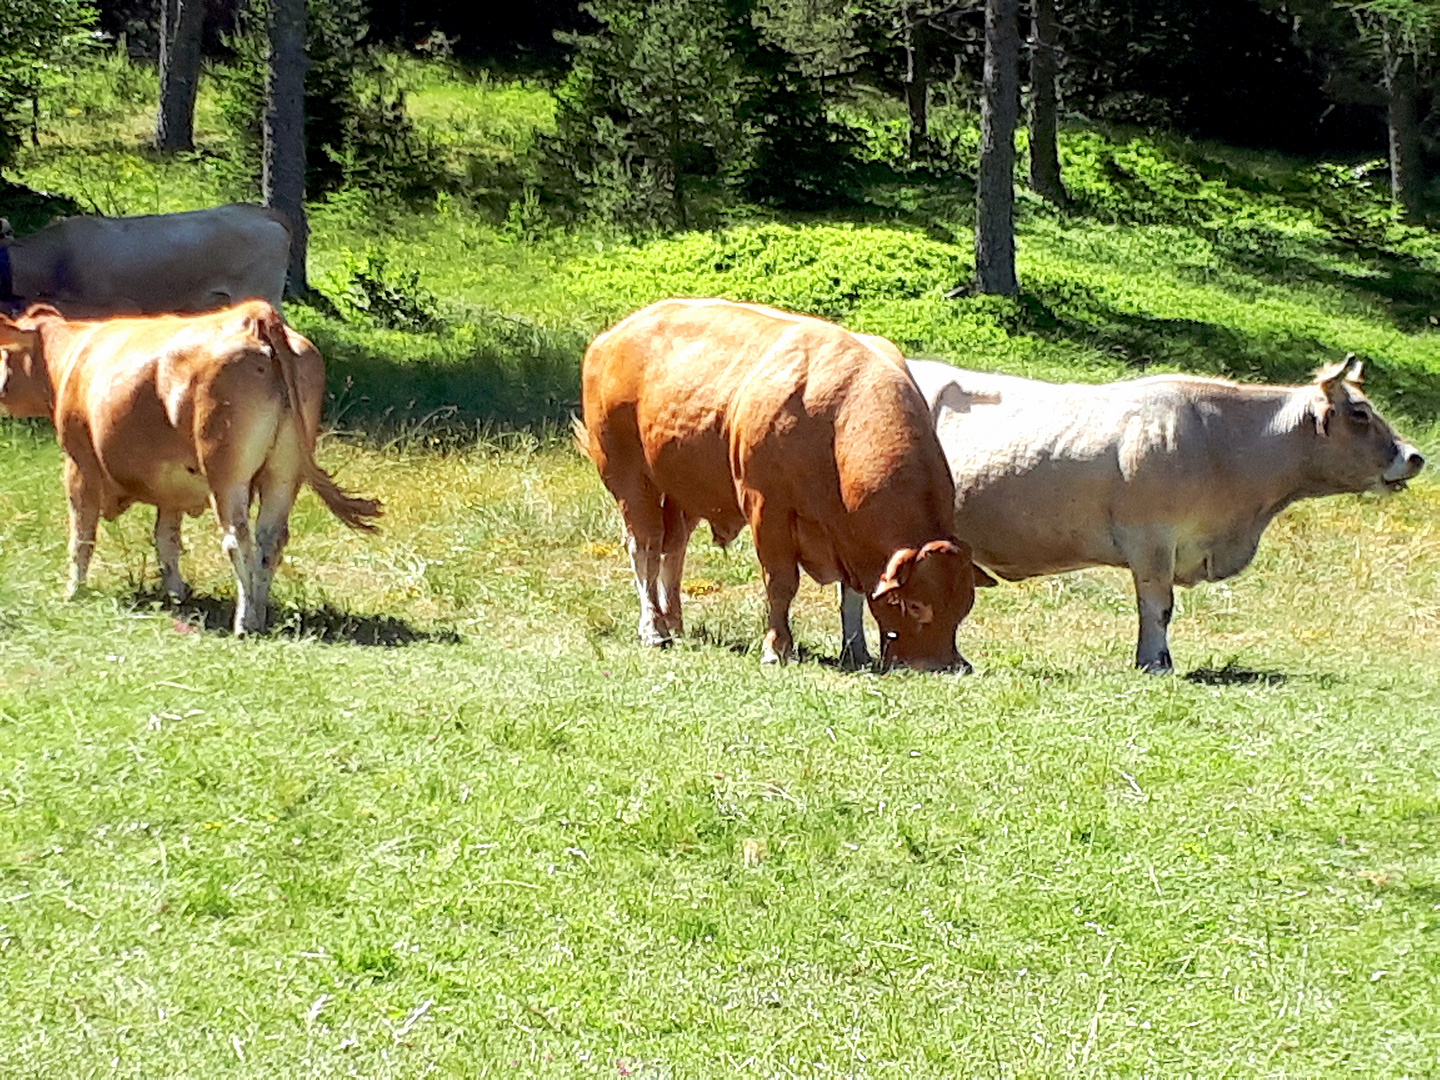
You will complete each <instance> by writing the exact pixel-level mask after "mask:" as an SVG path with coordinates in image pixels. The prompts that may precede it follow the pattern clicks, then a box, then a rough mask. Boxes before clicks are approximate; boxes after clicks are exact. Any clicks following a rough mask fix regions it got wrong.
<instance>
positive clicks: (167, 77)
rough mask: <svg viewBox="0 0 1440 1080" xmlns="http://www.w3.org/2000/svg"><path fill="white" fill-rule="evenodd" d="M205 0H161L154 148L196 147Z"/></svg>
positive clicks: (163, 151) (188, 148)
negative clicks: (196, 109) (196, 116)
mask: <svg viewBox="0 0 1440 1080" xmlns="http://www.w3.org/2000/svg"><path fill="white" fill-rule="evenodd" d="M204 25H205V3H204V0H161V5H160V108H159V109H158V110H157V113H156V117H155V149H156V150H159V151H160V152H161V153H173V152H174V151H176V150H193V149H195V93H196V91H197V90H198V89H199V86H200V31H201V30H202V29H203V28H204Z"/></svg>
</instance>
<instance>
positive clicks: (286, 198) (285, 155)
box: [261, 0, 310, 298]
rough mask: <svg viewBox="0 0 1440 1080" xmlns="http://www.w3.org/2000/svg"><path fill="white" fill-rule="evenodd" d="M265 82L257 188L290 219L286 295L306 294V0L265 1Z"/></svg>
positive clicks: (299, 295)
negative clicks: (260, 171) (262, 145)
mask: <svg viewBox="0 0 1440 1080" xmlns="http://www.w3.org/2000/svg"><path fill="white" fill-rule="evenodd" d="M267 33H268V38H269V42H270V59H269V73H268V76H267V78H266V84H265V121H264V128H265V149H264V157H265V164H264V172H263V174H262V177H261V190H262V191H263V193H264V201H265V205H266V206H269V207H272V208H273V209H276V210H279V211H280V212H281V213H283V214H284V215H285V216H286V217H287V218H288V219H289V220H290V273H289V276H288V278H287V279H286V283H285V294H286V295H287V296H293V297H299V298H304V297H306V296H308V295H309V293H310V283H309V280H308V278H307V277H306V273H305V257H306V249H307V248H308V246H309V245H308V241H309V238H310V228H309V224H308V222H307V220H306V217H305V69H306V67H307V66H308V64H309V61H308V59H307V57H306V55H305V0H270V11H269V23H268V26H267Z"/></svg>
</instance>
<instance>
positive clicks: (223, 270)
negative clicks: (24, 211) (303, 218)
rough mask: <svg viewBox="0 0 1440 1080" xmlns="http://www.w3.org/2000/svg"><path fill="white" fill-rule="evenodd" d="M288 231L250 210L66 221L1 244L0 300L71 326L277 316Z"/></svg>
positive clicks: (275, 218) (273, 216) (279, 221)
mask: <svg viewBox="0 0 1440 1080" xmlns="http://www.w3.org/2000/svg"><path fill="white" fill-rule="evenodd" d="M289 257H290V226H289V224H288V223H287V221H286V219H285V216H284V215H283V214H281V213H279V212H278V211H276V210H267V209H266V208H264V207H262V206H255V205H253V204H251V203H230V204H229V205H226V206H215V207H211V208H209V209H205V210H189V211H186V212H184V213H180V214H151V215H147V216H144V217H118V218H111V217H72V218H65V219H63V220H61V221H57V222H54V223H53V224H50V225H47V226H46V227H45V228H43V229H41V230H39V231H38V232H35V233H32V234H30V235H29V236H26V237H23V238H22V239H19V240H0V301H9V302H18V303H19V305H20V306H22V307H23V306H27V305H29V304H36V303H44V304H49V305H51V306H53V307H55V308H56V309H58V310H59V311H61V312H63V313H64V314H65V315H67V316H69V317H70V318H84V319H89V318H108V317H110V316H114V315H159V314H166V313H175V314H183V313H187V312H188V313H193V312H201V311H214V310H215V309H217V308H222V307H229V306H230V305H232V304H238V303H240V302H241V301H243V300H253V299H260V300H267V301H269V302H270V304H271V305H272V306H274V307H275V308H276V309H277V310H278V309H279V307H280V298H281V296H282V294H283V293H284V291H285V272H286V268H287V265H288V263H289Z"/></svg>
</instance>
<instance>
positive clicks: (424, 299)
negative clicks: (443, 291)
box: [331, 248, 444, 332]
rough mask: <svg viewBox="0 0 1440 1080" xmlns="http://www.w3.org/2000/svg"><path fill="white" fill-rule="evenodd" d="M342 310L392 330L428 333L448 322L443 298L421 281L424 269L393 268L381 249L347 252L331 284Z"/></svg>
mask: <svg viewBox="0 0 1440 1080" xmlns="http://www.w3.org/2000/svg"><path fill="white" fill-rule="evenodd" d="M331 289H332V292H333V293H334V295H335V299H336V300H337V301H338V302H339V304H340V306H341V307H342V309H344V310H345V311H346V312H347V313H348V314H350V315H352V316H358V317H361V318H365V319H368V320H370V321H371V322H373V323H375V324H376V325H377V326H383V327H385V328H386V329H389V330H409V331H412V332H425V331H429V330H434V329H437V328H438V327H439V326H440V325H441V324H442V322H443V321H444V320H443V319H442V318H441V316H440V301H439V300H438V299H437V298H436V296H435V294H434V293H432V292H431V291H430V290H429V289H427V288H425V287H424V286H423V285H421V284H420V271H418V270H414V269H399V268H392V267H391V265H390V258H389V256H388V255H387V254H386V253H385V252H383V251H381V250H379V249H378V248H374V249H371V250H370V251H367V252H363V253H356V252H353V251H346V252H345V253H344V255H343V256H342V259H341V270H340V272H339V273H338V274H336V275H335V276H334V279H333V284H332V286H331Z"/></svg>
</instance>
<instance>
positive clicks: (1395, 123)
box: [1385, 41, 1425, 222]
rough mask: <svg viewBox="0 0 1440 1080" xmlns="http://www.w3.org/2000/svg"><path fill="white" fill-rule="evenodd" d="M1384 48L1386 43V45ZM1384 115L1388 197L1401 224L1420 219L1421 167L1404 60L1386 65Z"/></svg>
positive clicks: (1409, 70)
mask: <svg viewBox="0 0 1440 1080" xmlns="http://www.w3.org/2000/svg"><path fill="white" fill-rule="evenodd" d="M1387 44H1388V41H1387ZM1387 67H1388V68H1389V71H1390V75H1389V77H1388V78H1387V79H1386V84H1387V85H1386V87H1385V90H1386V99H1387V102H1386V105H1387V107H1386V113H1387V121H1388V125H1389V128H1390V197H1391V199H1392V200H1393V201H1394V203H1395V205H1396V206H1398V207H1399V208H1400V217H1401V219H1402V220H1404V221H1411V222H1414V221H1419V220H1420V219H1421V218H1422V217H1423V207H1422V205H1421V204H1422V201H1423V194H1422V189H1423V188H1424V186H1425V172H1424V164H1423V162H1422V161H1421V160H1420V118H1419V114H1418V109H1417V103H1416V92H1415V65H1414V61H1413V60H1412V59H1411V58H1410V57H1408V56H1406V57H1403V58H1399V59H1397V60H1395V61H1394V62H1393V63H1392V64H1387Z"/></svg>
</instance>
